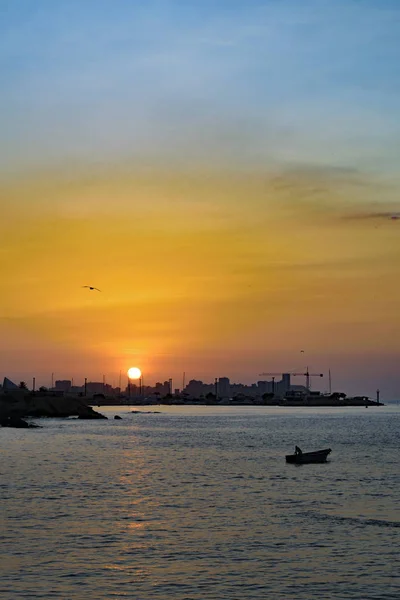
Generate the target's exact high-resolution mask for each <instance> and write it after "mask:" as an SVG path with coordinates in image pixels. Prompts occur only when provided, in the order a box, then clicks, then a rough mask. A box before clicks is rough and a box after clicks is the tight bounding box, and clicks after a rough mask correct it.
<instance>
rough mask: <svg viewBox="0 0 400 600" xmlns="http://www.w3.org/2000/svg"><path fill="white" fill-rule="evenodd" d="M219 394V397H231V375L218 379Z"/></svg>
mask: <svg viewBox="0 0 400 600" xmlns="http://www.w3.org/2000/svg"><path fill="white" fill-rule="evenodd" d="M218 396H219V398H230V397H231V382H230V380H229V377H220V378H219V379H218Z"/></svg>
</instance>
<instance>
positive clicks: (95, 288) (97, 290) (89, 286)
mask: <svg viewBox="0 0 400 600" xmlns="http://www.w3.org/2000/svg"><path fill="white" fill-rule="evenodd" d="M82 287H83V288H89V290H96V292H101V290H99V288H97V287H93V286H92V285H83V286H82Z"/></svg>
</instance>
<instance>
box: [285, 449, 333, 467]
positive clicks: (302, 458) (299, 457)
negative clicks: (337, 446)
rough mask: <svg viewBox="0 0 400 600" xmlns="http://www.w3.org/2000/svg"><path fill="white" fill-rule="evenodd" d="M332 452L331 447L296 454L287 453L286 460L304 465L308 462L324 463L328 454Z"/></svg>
mask: <svg viewBox="0 0 400 600" xmlns="http://www.w3.org/2000/svg"><path fill="white" fill-rule="evenodd" d="M331 452H332V450H331V449H330V448H326V449H325V450H316V451H315V452H298V453H296V454H287V455H286V462H288V463H295V464H297V465H304V464H306V463H324V462H326V459H327V458H328V455H329V454H330V453H331Z"/></svg>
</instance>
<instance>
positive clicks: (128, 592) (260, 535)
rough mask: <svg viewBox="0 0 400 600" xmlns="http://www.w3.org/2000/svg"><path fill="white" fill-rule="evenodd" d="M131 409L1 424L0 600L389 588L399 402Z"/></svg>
mask: <svg viewBox="0 0 400 600" xmlns="http://www.w3.org/2000/svg"><path fill="white" fill-rule="evenodd" d="M133 409H134V407H124V408H121V407H112V408H102V409H100V410H101V411H102V412H103V413H106V414H107V415H108V416H109V417H110V419H109V420H108V421H79V420H75V419H68V420H61V419H45V420H42V421H40V423H41V424H42V425H43V428H42V429H32V430H18V429H5V428H3V429H0V449H1V456H0V509H1V513H0V542H1V543H0V575H1V577H0V597H1V598H2V600H8V599H10V600H18V599H22V598H41V599H54V598H60V599H63V600H78V599H79V600H81V599H96V600H103V599H110V598H137V599H140V600H147V599H155V600H156V599H163V600H167V599H174V600H184V599H185V600H200V599H201V600H205V599H210V600H219V599H221V600H222V599H227V600H228V599H229V600H234V599H240V600H252V599H261V598H262V599H265V598H268V599H285V600H290V599H296V600H313V599H318V600H321V599H324V600H328V599H331V598H334V599H342V598H343V599H347V598H351V599H360V600H369V599H376V600H384V599H393V600H399V598H400V509H399V507H400V468H399V464H400V444H399V441H400V436H399V426H400V407H399V406H396V405H393V406H385V407H379V408H368V409H365V408H356V409H353V408H348V409H330V408H324V409H307V408H303V409H291V408H287V409H282V408H277V407H254V408H253V407H235V408H234V407H150V408H147V407H146V408H143V407H137V408H136V410H139V411H146V410H150V411H153V410H154V411H161V412H160V413H159V414H157V413H151V414H145V413H135V414H132V413H131V412H130V411H131V410H133ZM115 414H119V415H121V416H122V420H114V419H113V416H114V415H115ZM295 444H297V445H299V446H300V447H301V448H302V449H303V451H307V450H313V449H320V448H326V447H331V448H332V454H331V456H330V461H329V462H328V463H327V464H323V465H303V466H296V465H288V464H286V463H285V454H287V453H291V452H292V451H293V449H294V445H295Z"/></svg>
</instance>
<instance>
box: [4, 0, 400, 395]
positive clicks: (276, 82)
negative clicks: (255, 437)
mask: <svg viewBox="0 0 400 600" xmlns="http://www.w3.org/2000/svg"><path fill="white" fill-rule="evenodd" d="M399 61H400V6H399V5H398V2H397V1H395V0H305V1H304V2H301V3H300V2H298V1H297V0H248V1H247V2H242V1H240V2H239V1H238V0H229V1H228V0H212V1H211V0H202V1H201V2H198V1H196V2H195V1H194V0H159V1H151V0H150V1H148V2H146V3H143V2H139V1H136V0H86V1H85V2H82V1H75V0H70V1H69V2H68V3H66V2H63V1H62V0H3V1H2V2H1V4H0V76H1V81H2V94H1V96H0V131H1V136H0V197H1V206H2V233H1V244H0V266H1V278H0V359H1V362H0V364H1V371H2V373H0V376H1V375H3V376H4V375H6V376H8V377H10V378H12V379H14V380H17V381H19V380H26V381H27V382H28V384H29V383H30V381H31V379H32V377H36V381H37V382H39V383H40V384H44V385H48V384H49V383H50V381H51V374H52V373H54V377H55V378H56V379H67V378H68V379H69V378H71V377H73V378H74V381H76V382H79V381H82V380H83V378H84V377H87V378H88V379H89V380H97V381H99V380H102V377H103V375H104V376H105V377H106V380H107V381H108V382H109V383H111V384H113V383H114V384H116V383H117V382H118V377H119V372H120V371H122V373H126V370H127V369H128V368H129V367H131V366H138V367H140V368H141V369H142V371H143V377H144V382H145V383H148V384H152V383H154V382H155V381H163V380H165V379H168V378H170V377H172V378H173V380H174V387H179V386H180V383H181V381H182V373H183V372H185V373H186V380H187V381H188V380H189V379H192V378H195V379H203V380H204V381H213V380H214V377H222V376H228V377H230V378H231V380H232V381H242V382H245V383H249V382H253V381H257V380H258V379H260V377H259V373H261V372H264V371H277V372H281V371H282V372H286V371H302V370H303V369H304V368H305V367H306V366H309V368H310V371H311V372H314V371H315V372H317V373H319V372H324V373H325V374H326V375H327V372H328V369H331V371H332V381H333V387H334V388H335V389H339V390H340V391H345V392H348V393H351V394H368V395H371V396H372V395H374V394H375V390H376V388H377V387H379V388H380V389H381V397H382V399H383V400H384V399H385V397H386V398H388V399H396V398H399V396H400V375H399V369H398V365H399V362H400V318H399V316H398V314H399V309H398V307H399V303H400V285H399V275H400V269H399V265H400V220H399V221H397V220H396V219H392V218H390V217H391V216H396V215H397V214H400V195H399V191H400V181H399V169H398V167H399V157H400V144H399V141H400V104H399V102H398V97H399V91H400V74H399V69H398V65H399ZM83 285H93V286H96V287H98V288H100V289H101V292H96V291H90V290H88V289H87V288H83V287H82V286H83ZM300 350H304V352H300ZM322 381H323V383H322V384H321V381H318V387H319V388H321V386H322V388H321V389H324V387H325V389H326V387H327V376H325V378H324V379H323V380H322ZM296 383H304V382H303V381H302V380H301V378H300V379H296ZM315 385H316V386H317V382H315Z"/></svg>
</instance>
